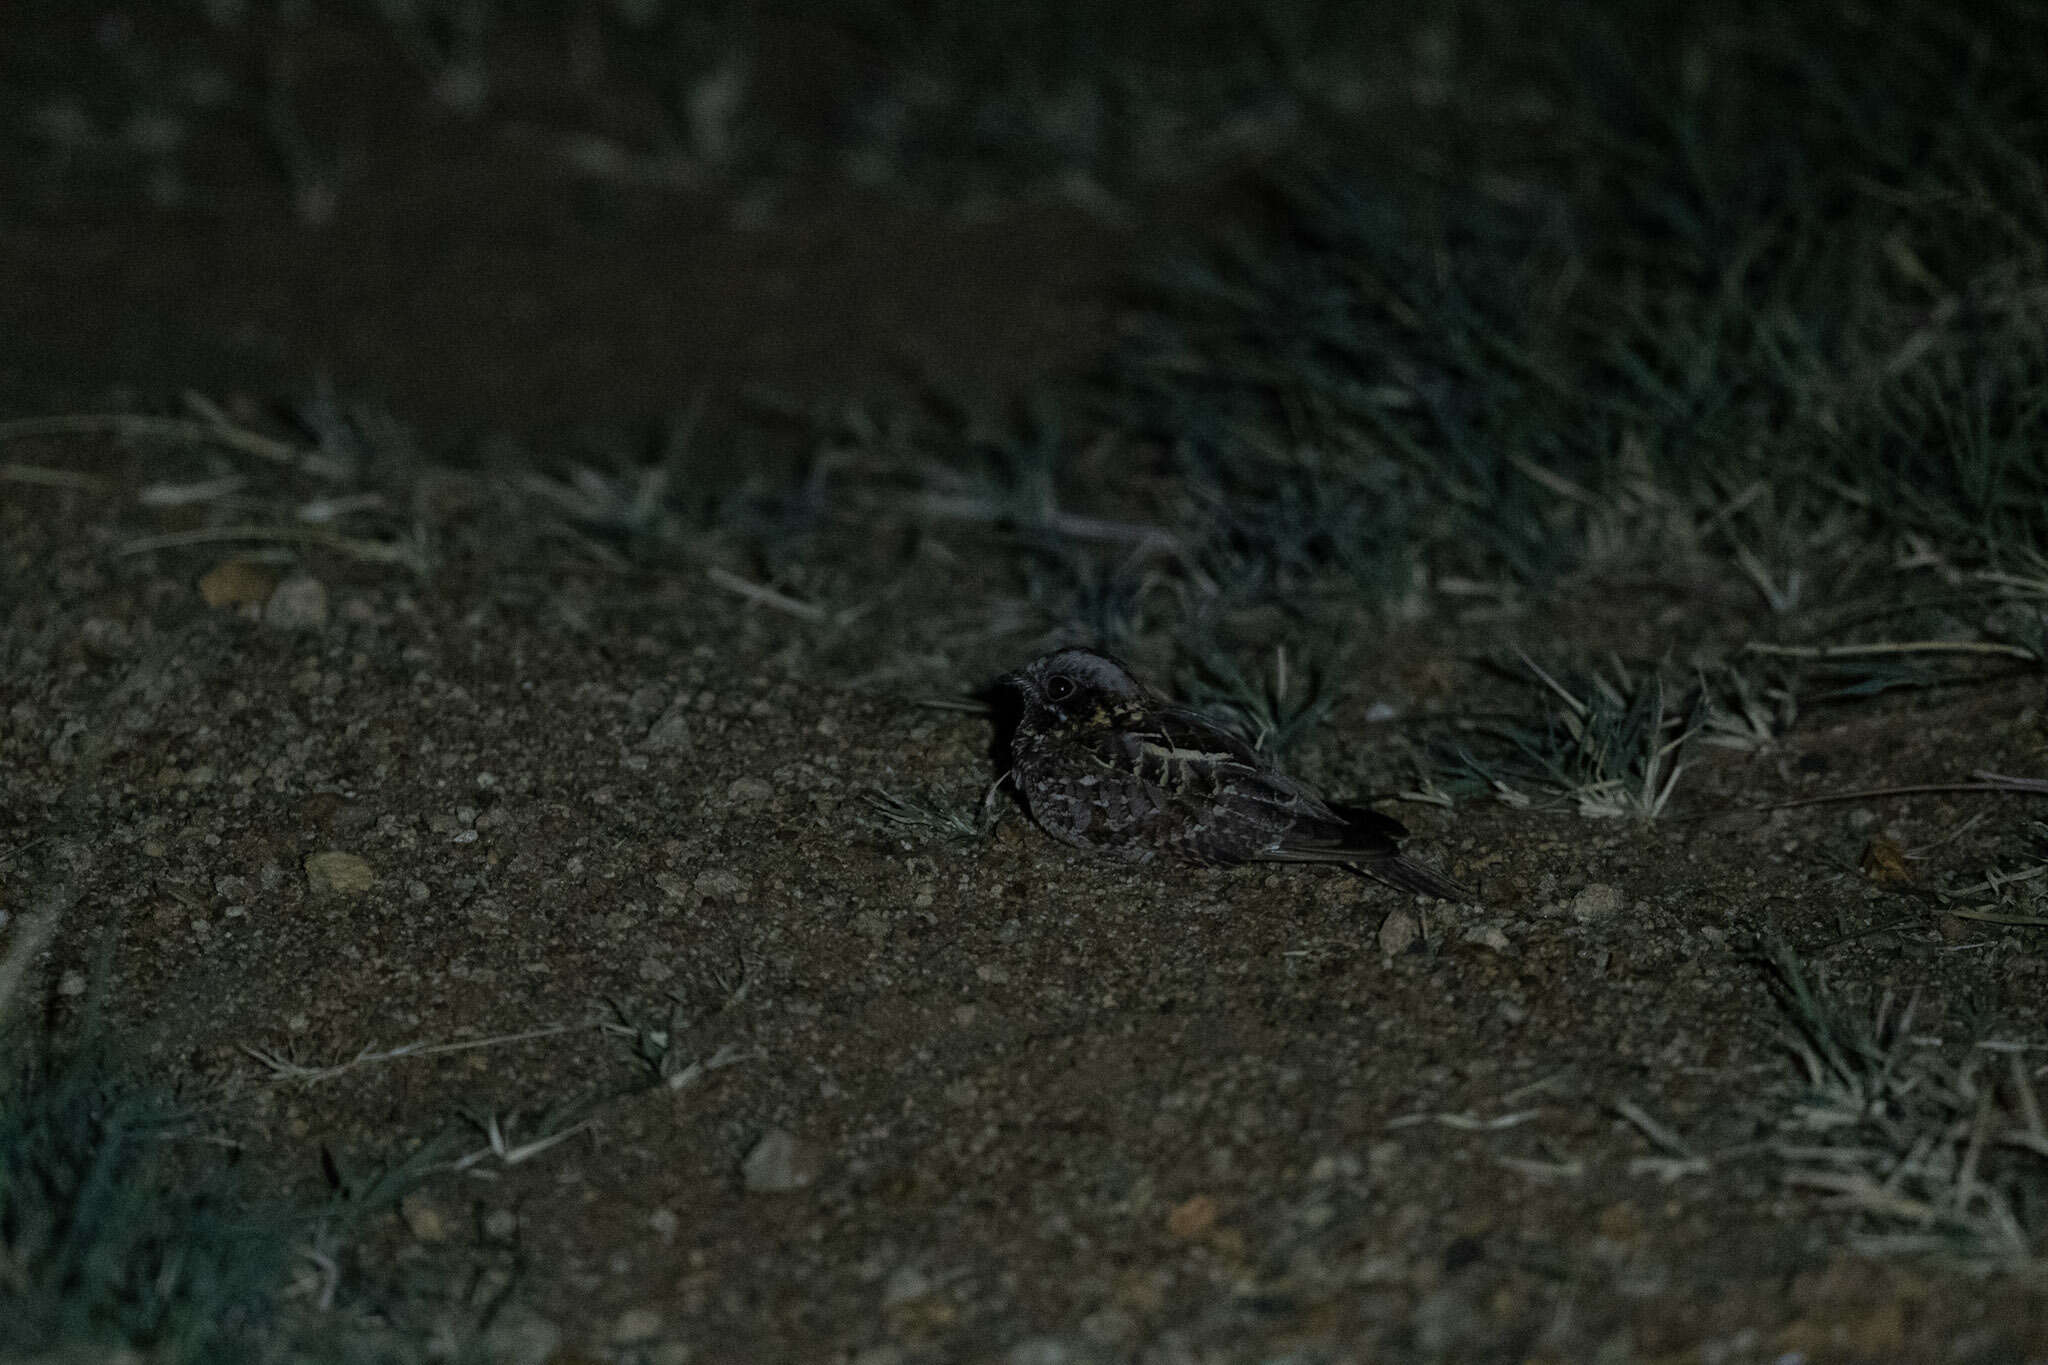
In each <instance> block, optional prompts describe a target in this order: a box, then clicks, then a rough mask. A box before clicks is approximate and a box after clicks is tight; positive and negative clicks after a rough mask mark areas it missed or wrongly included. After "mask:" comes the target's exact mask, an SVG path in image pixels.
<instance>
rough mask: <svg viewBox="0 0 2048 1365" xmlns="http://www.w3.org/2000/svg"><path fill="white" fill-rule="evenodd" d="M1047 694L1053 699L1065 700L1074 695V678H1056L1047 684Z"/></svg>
mask: <svg viewBox="0 0 2048 1365" xmlns="http://www.w3.org/2000/svg"><path fill="white" fill-rule="evenodd" d="M1045 695H1046V696H1047V697H1049V698H1050V699H1051V700H1053V701H1065V700H1066V699H1067V698H1068V697H1071V696H1073V695H1074V680H1073V679H1072V678H1054V679H1053V680H1052V681H1050V682H1048V683H1047V684H1046V685H1045Z"/></svg>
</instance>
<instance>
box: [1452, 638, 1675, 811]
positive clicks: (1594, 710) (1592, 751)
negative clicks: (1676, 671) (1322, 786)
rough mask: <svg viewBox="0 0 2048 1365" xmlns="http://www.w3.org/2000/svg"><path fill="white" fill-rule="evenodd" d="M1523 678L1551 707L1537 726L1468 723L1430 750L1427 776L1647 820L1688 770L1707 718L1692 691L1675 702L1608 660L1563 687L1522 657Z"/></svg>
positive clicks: (1458, 787)
mask: <svg viewBox="0 0 2048 1365" xmlns="http://www.w3.org/2000/svg"><path fill="white" fill-rule="evenodd" d="M1520 666H1521V669H1522V670H1523V676H1525V677H1527V678H1529V679H1531V680H1533V681H1534V682H1535V683H1536V684H1537V685H1538V686H1540V687H1541V688H1542V689H1543V690H1544V692H1545V694H1546V696H1547V698H1548V700H1549V702H1550V705H1549V708H1548V710H1547V711H1546V713H1545V716H1544V718H1543V719H1542V721H1540V722H1499V721H1490V722H1485V723H1474V724H1472V725H1470V726H1469V727H1467V728H1466V729H1464V730H1463V731H1462V732H1461V733H1459V734H1458V735H1456V736H1455V737H1445V738H1441V739H1439V740H1437V741H1436V742H1435V743H1434V744H1433V745H1432V747H1431V752H1430V759H1431V762H1432V764H1433V766H1434V768H1435V772H1434V774H1433V776H1434V777H1435V779H1436V780H1437V781H1438V782H1439V783H1441V784H1442V786H1443V787H1444V788H1445V789H1447V790H1448V791H1450V792H1452V793H1462V794H1466V795H1472V794H1478V793H1482V792H1490V793H1492V794H1493V795H1495V796H1498V797H1500V798H1501V799H1502V800H1505V801H1508V802H1509V803H1510V804H1514V805H1527V804H1529V802H1530V801H1531V799H1532V798H1531V797H1530V795H1529V793H1528V792H1527V791H1525V790H1524V788H1531V787H1533V788H1534V789H1536V790H1537V791H1539V792H1543V793H1546V794H1548V795H1551V796H1554V797H1561V798H1564V799H1566V800H1569V801H1570V802H1572V803H1573V804H1574V805H1575V806H1576V807H1577V808H1578V811H1579V813H1580V814H1581V815H1585V816H1592V817H1596V818H1616V817H1623V816H1626V817H1632V818H1635V819H1640V820H1654V819H1656V818H1657V817H1658V816H1659V815H1661V814H1663V813H1664V808H1665V806H1666V805H1667V804H1668V803H1669V802H1670V800H1671V793H1672V791H1673V790H1674V789H1675V788H1676V787H1677V785H1678V779H1679V777H1680V776H1681V775H1682V774H1683V772H1684V771H1685V764H1684V761H1683V754H1684V750H1685V747H1686V745H1687V744H1689V743H1690V742H1691V741H1692V740H1693V738H1694V737H1695V736H1696V735H1697V734H1699V732H1700V731H1701V730H1702V729H1703V728H1704V727H1705V726H1706V725H1707V724H1708V723H1709V718H1710V717H1711V715H1712V714H1713V713H1712V711H1711V710H1710V708H1709V706H1708V703H1707V700H1706V695H1705V693H1704V692H1703V691H1701V690H1698V689H1692V690H1689V691H1688V692H1687V693H1686V694H1684V695H1682V696H1679V697H1674V696H1672V695H1671V694H1670V693H1669V691H1668V690H1667V688H1666V686H1665V683H1664V679H1663V678H1662V676H1661V675H1660V674H1658V673H1657V672H1656V671H1654V670H1646V669H1638V670H1633V671H1632V670H1630V669H1628V668H1627V667H1626V666H1624V665H1623V664H1622V663H1621V661H1620V660H1619V659H1616V660H1614V661H1613V665H1612V667H1613V677H1612V678H1608V677H1603V676H1601V675H1599V674H1597V673H1595V674H1591V675H1588V676H1587V677H1585V678H1583V679H1576V678H1575V679H1572V680H1570V681H1568V682H1561V681H1559V680H1558V679H1557V678H1555V677H1553V676H1552V675H1551V674H1550V673H1549V672H1547V671H1545V670H1544V669H1543V668H1542V666H1541V665H1539V664H1537V663H1536V661H1535V660H1533V659H1531V658H1529V657H1528V656H1527V655H1526V654H1525V655H1522V656H1521V658H1520Z"/></svg>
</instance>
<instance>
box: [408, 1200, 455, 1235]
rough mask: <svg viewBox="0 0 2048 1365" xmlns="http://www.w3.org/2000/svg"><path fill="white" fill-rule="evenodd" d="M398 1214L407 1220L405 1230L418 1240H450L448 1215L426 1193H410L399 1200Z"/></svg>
mask: <svg viewBox="0 0 2048 1365" xmlns="http://www.w3.org/2000/svg"><path fill="white" fill-rule="evenodd" d="M398 1216H399V1217H400V1218H402V1219H404V1220H405V1230H406V1231H407V1232H410V1233H411V1234H412V1235H413V1238H414V1239H415V1240H417V1241H421V1242H445V1241H447V1240H448V1215H447V1214H445V1213H443V1212H441V1209H440V1206H439V1205H437V1204H435V1203H434V1202H433V1201H432V1200H431V1199H428V1198H427V1197H426V1196H424V1195H420V1194H409V1195H407V1196H406V1197H405V1198H403V1199H401V1200H399V1201H398Z"/></svg>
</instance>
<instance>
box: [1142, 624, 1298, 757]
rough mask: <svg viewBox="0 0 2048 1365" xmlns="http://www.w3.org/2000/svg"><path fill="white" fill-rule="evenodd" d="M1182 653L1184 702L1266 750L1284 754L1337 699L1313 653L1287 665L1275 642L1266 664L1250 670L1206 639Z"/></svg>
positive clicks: (1249, 742) (1188, 647)
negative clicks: (1183, 659) (1270, 660)
mask: <svg viewBox="0 0 2048 1365" xmlns="http://www.w3.org/2000/svg"><path fill="white" fill-rule="evenodd" d="M1183 652H1184V653H1185V654H1186V655H1187V657H1188V666H1187V667H1186V668H1185V669H1184V670H1183V671H1182V675H1181V687H1180V695H1181V697H1182V698H1183V700H1185V701H1186V702H1187V704H1188V705H1189V706H1192V707H1194V708H1195V709H1196V710H1198V711H1203V712H1206V713H1207V714H1208V715H1209V716H1210V717H1211V718H1213V719H1214V720H1216V721H1218V722H1220V723H1221V724H1222V725H1224V726H1225V727H1226V728H1228V729H1230V730H1233V731H1235V732H1236V733H1237V734H1239V735H1240V736H1242V737H1243V738H1244V740H1245V742H1246V743H1248V744H1250V745H1251V746H1252V747H1253V748H1255V749H1258V750H1261V751H1263V752H1265V753H1269V754H1273V755H1275V756H1278V755H1280V754H1284V753H1286V752H1287V751H1288V750H1289V749H1291V748H1293V747H1294V746H1295V745H1296V744H1297V743H1299V742H1300V741H1301V740H1302V739H1303V738H1304V737H1306V736H1307V734H1308V733H1309V731H1311V730H1313V729H1314V728H1315V727H1316V726H1318V725H1321V724H1322V723H1323V722H1324V721H1325V720H1327V719H1328V718H1329V714H1330V708H1331V707H1333V706H1335V705H1336V703H1337V691H1336V688H1335V686H1334V685H1333V683H1332V681H1331V677H1332V673H1333V670H1331V669H1329V668H1326V667H1324V666H1323V665H1322V664H1321V663H1320V662H1318V661H1317V660H1315V659H1314V658H1313V657H1311V658H1309V659H1308V660H1307V661H1306V663H1305V664H1302V663H1294V664H1290V662H1289V660H1288V655H1287V647H1286V646H1285V645H1276V646H1274V649H1273V654H1272V666H1271V667H1270V668H1258V669H1254V670H1250V671H1247V670H1246V669H1244V668H1242V667H1240V666H1239V664H1238V662H1237V660H1236V659H1235V658H1234V657H1233V656H1232V655H1231V654H1230V653H1229V652H1227V651H1225V650H1222V649H1220V648H1218V647H1217V646H1216V645H1215V644H1214V643H1213V642H1210V641H1206V640H1203V641H1197V642H1195V643H1193V644H1190V645H1185V646H1184V647H1183Z"/></svg>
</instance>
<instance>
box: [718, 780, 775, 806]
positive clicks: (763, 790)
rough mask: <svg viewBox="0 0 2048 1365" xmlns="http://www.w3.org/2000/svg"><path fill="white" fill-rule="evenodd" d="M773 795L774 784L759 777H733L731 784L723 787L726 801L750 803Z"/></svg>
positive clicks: (764, 799)
mask: <svg viewBox="0 0 2048 1365" xmlns="http://www.w3.org/2000/svg"><path fill="white" fill-rule="evenodd" d="M773 795H775V788H774V786H773V785H772V784H771V783H769V782H768V781H767V780H766V779H765V778H759V777H735V778H734V779H733V780H732V783H731V785H730V786H728V787H727V788H726V789H725V796H726V799H727V800H728V801H737V802H739V803H741V804H743V805H752V804H754V803H755V802H759V801H766V800H767V799H768V798H770V797H771V796H773Z"/></svg>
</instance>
